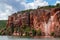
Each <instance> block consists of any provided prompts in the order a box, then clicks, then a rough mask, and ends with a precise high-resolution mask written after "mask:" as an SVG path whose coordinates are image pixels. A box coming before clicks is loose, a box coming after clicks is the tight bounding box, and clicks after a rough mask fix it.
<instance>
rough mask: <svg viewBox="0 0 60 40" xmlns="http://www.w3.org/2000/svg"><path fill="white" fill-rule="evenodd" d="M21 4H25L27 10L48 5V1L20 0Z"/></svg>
mask: <svg viewBox="0 0 60 40" xmlns="http://www.w3.org/2000/svg"><path fill="white" fill-rule="evenodd" d="M18 2H19V1H18ZM20 4H22V5H24V6H25V10H26V9H36V8H37V7H38V6H47V5H48V2H46V1H44V0H34V2H31V3H26V0H24V1H22V2H21V0H20Z"/></svg>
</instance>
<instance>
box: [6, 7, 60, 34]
mask: <svg viewBox="0 0 60 40" xmlns="http://www.w3.org/2000/svg"><path fill="white" fill-rule="evenodd" d="M12 23H13V24H14V26H16V25H19V27H22V26H23V25H28V26H30V27H31V28H34V29H35V30H41V31H42V32H43V33H45V32H47V33H48V35H49V34H50V33H51V32H55V34H56V35H57V34H58V33H56V31H57V30H58V29H57V28H55V27H56V26H58V28H60V8H52V9H51V10H45V9H36V10H33V11H30V12H24V13H16V14H13V15H11V16H9V18H8V22H7V27H10V26H11V24H12ZM46 27H47V28H46ZM54 28H55V29H54ZM47 30H48V31H47ZM57 32H58V31H57Z"/></svg>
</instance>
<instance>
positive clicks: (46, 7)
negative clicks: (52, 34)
mask: <svg viewBox="0 0 60 40" xmlns="http://www.w3.org/2000/svg"><path fill="white" fill-rule="evenodd" d="M56 7H60V3H58V4H56V5H49V6H43V7H39V6H38V8H37V9H50V8H56Z"/></svg>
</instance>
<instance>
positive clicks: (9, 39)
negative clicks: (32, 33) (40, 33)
mask: <svg viewBox="0 0 60 40" xmlns="http://www.w3.org/2000/svg"><path fill="white" fill-rule="evenodd" d="M0 40H60V38H20V37H16V36H0Z"/></svg>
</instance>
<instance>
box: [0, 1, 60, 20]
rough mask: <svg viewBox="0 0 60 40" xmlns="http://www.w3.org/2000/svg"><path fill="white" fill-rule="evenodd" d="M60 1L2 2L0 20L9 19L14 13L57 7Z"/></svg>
mask: <svg viewBox="0 0 60 40" xmlns="http://www.w3.org/2000/svg"><path fill="white" fill-rule="evenodd" d="M57 3H60V0H0V20H6V19H8V16H10V15H12V14H13V13H14V12H17V11H22V10H27V9H36V8H37V7H38V6H40V7H41V6H47V5H56V4H57Z"/></svg>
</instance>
